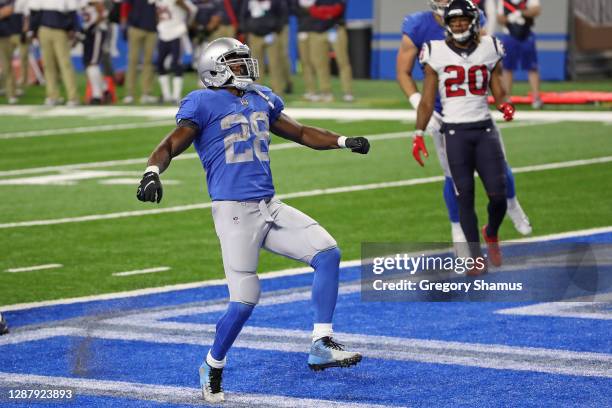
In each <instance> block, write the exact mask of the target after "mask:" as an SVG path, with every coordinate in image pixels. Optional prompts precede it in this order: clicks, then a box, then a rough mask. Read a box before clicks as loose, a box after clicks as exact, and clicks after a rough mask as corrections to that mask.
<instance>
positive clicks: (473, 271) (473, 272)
mask: <svg viewBox="0 0 612 408" xmlns="http://www.w3.org/2000/svg"><path fill="white" fill-rule="evenodd" d="M488 272H489V268H488V266H487V260H486V258H485V259H484V264H483V265H482V267H478V265H474V266H473V267H471V268H470V269H468V271H467V272H466V273H465V274H466V275H467V276H470V277H472V278H474V277H476V276H480V275H484V274H486V273H488Z"/></svg>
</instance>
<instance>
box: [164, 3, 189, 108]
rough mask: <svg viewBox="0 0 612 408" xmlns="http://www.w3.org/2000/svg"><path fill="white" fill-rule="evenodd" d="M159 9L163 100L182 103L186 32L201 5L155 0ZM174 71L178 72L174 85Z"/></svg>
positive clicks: (175, 73)
mask: <svg viewBox="0 0 612 408" xmlns="http://www.w3.org/2000/svg"><path fill="white" fill-rule="evenodd" d="M155 7H156V11H157V35H158V36H159V41H158V43H157V73H158V74H159V77H158V80H159V87H160V89H161V93H162V102H163V103H172V104H174V105H176V104H178V102H179V101H180V100H181V98H182V96H183V45H182V40H183V36H185V35H187V25H188V21H191V20H192V19H193V18H192V17H195V15H196V13H197V11H198V9H197V7H196V6H195V5H193V3H191V1H189V0H155ZM168 58H170V61H171V62H170V71H171V72H172V74H174V77H173V78H172V86H170V75H169V74H170V72H169V70H168V68H167V64H166V62H167V61H166V60H167V59H168Z"/></svg>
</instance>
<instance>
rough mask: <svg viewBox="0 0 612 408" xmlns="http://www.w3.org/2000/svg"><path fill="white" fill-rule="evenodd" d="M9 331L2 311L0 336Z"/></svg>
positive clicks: (0, 315)
mask: <svg viewBox="0 0 612 408" xmlns="http://www.w3.org/2000/svg"><path fill="white" fill-rule="evenodd" d="M8 332H9V328H8V324H7V323H6V320H4V316H2V314H1V313H0V336H2V335H3V334H7V333H8Z"/></svg>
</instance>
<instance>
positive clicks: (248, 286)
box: [227, 272, 261, 305]
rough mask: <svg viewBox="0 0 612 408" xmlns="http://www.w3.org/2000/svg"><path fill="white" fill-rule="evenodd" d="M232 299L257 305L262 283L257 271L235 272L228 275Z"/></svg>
mask: <svg viewBox="0 0 612 408" xmlns="http://www.w3.org/2000/svg"><path fill="white" fill-rule="evenodd" d="M227 280H228V287H229V290H230V301H232V302H240V303H246V304H249V305H256V304H257V303H259V296H260V294H261V284H260V283H259V277H258V276H257V274H256V273H245V272H233V273H232V276H228V277H227Z"/></svg>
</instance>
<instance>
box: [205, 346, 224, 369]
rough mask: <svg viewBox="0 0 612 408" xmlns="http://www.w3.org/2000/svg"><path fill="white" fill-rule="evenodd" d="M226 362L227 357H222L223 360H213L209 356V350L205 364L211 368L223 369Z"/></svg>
mask: <svg viewBox="0 0 612 408" xmlns="http://www.w3.org/2000/svg"><path fill="white" fill-rule="evenodd" d="M226 361H227V357H224V358H223V360H221V361H219V360H215V359H214V358H213V356H211V355H210V350H209V351H208V354H207V355H206V363H207V364H208V365H209V366H211V367H213V368H223V367H225V362H226Z"/></svg>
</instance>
